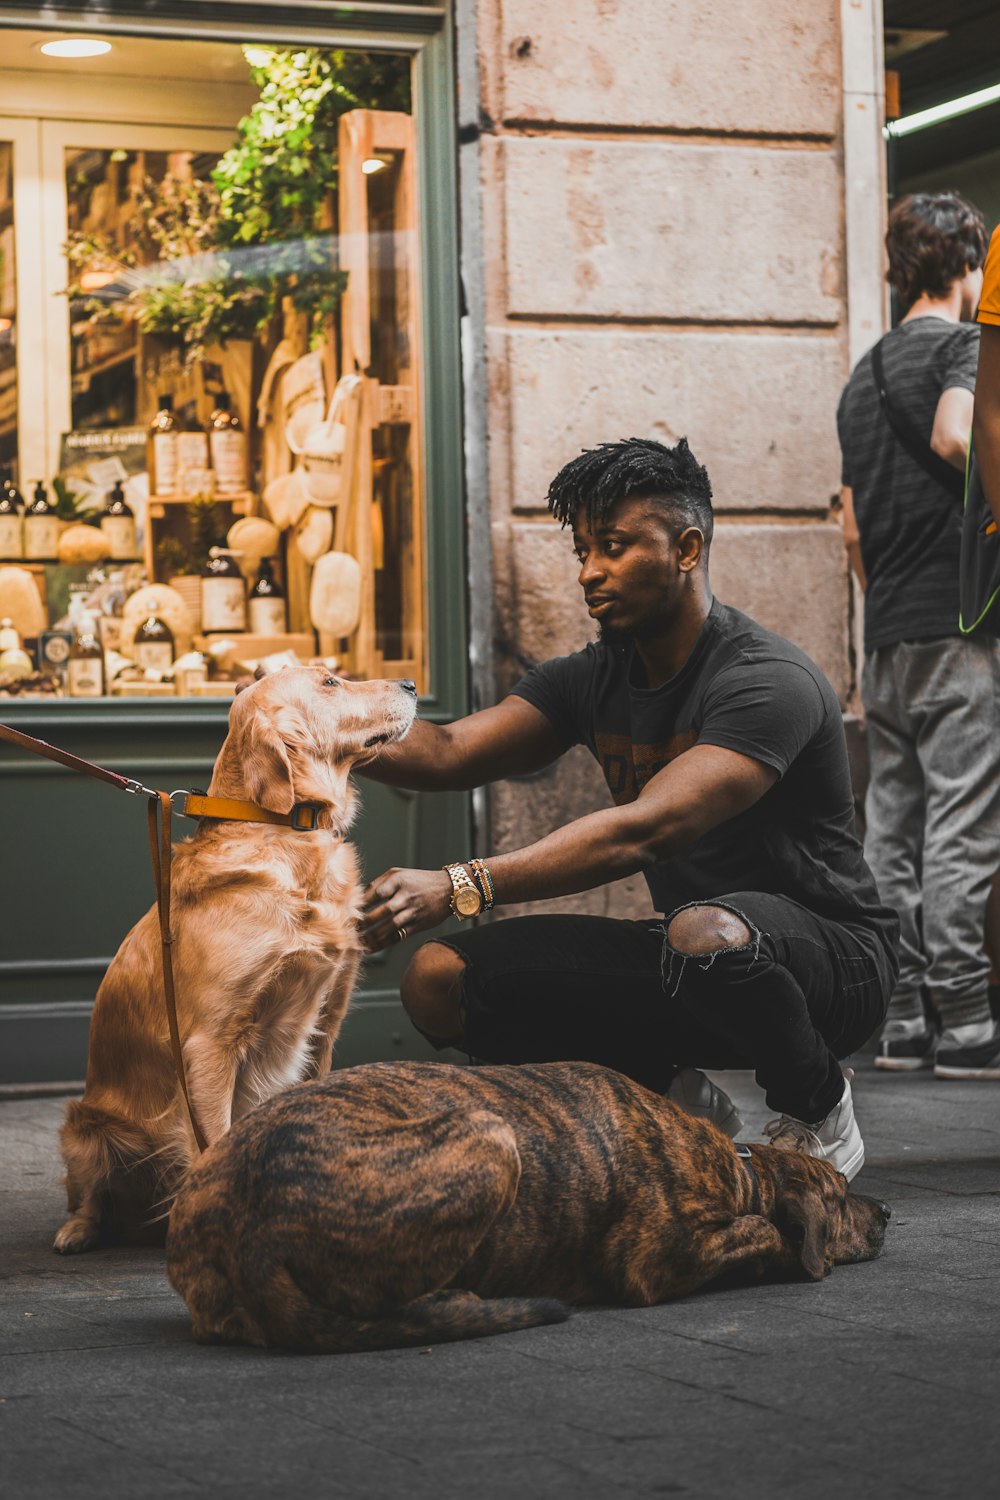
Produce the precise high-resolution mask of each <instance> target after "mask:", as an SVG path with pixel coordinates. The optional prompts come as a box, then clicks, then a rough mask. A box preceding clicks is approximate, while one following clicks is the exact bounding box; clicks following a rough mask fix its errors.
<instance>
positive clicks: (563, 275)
mask: <svg viewBox="0 0 1000 1500" xmlns="http://www.w3.org/2000/svg"><path fill="white" fill-rule="evenodd" d="M488 144H489V146H490V150H491V151H499V152H500V153H502V166H503V182H504V194H505V197H504V223H505V233H506V245H507V257H506V258H507V308H506V311H507V312H508V313H509V314H511V315H513V316H515V317H545V316H547V315H552V316H558V317H566V318H607V319H614V318H635V319H641V320H642V321H644V322H656V321H671V322H673V321H682V322H691V321H698V322H700V321H722V322H726V323H730V322H737V323H739V322H749V323H755V324H757V323H767V322H782V323H789V322H790V323H805V324H810V323H825V324H835V323H837V322H838V321H839V319H840V317H841V314H842V272H843V264H842V263H843V253H842V244H841V240H842V231H841V228H840V225H841V204H840V177H839V172H838V167H837V162H836V158H835V156H834V154H833V152H832V151H827V150H819V149H816V150H800V149H791V148H789V149H772V148H765V147H759V146H744V145H739V146H736V145H698V146H694V145H679V144H677V143H676V142H675V141H672V140H669V139H663V140H658V141H633V140H627V139H626V140H617V141H608V140H601V141H578V140H567V139H562V138H560V139H540V138H527V139H517V138H511V137H506V138H504V139H503V140H502V141H499V142H496V141H494V142H492V143H488ZM486 154H487V155H489V152H487V153H486ZM487 170H488V169H487Z"/></svg>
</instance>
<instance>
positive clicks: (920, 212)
mask: <svg viewBox="0 0 1000 1500" xmlns="http://www.w3.org/2000/svg"><path fill="white" fill-rule="evenodd" d="M885 248H886V249H887V250H888V252H889V270H888V272H887V273H886V280H887V281H888V283H889V285H890V286H892V287H894V288H895V289H896V291H897V292H898V293H899V300H900V302H901V303H902V304H903V307H904V308H907V307H912V305H913V303H914V302H916V300H917V298H918V297H920V296H922V295H923V294H924V293H925V292H926V293H928V294H929V295H930V296H931V297H947V295H948V292H949V291H950V290H951V286H952V283H953V282H955V281H958V280H960V279H961V277H963V276H964V275H965V273H966V272H967V271H975V270H977V269H978V267H979V266H981V265H982V263H983V261H984V260H985V259H986V226H985V225H984V223H983V216H982V214H981V213H980V212H979V209H978V208H976V207H975V206H974V205H973V204H971V203H968V202H967V201H966V200H965V199H964V198H960V197H959V195H958V194H957V193H909V194H907V196H906V197H905V198H900V200H899V202H898V203H896V204H894V206H893V208H892V210H891V212H890V214H889V230H888V233H887V234H886V237H885Z"/></svg>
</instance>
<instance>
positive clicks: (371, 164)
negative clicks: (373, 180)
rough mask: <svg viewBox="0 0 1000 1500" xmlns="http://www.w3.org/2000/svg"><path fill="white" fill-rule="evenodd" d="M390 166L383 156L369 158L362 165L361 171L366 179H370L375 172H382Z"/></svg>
mask: <svg viewBox="0 0 1000 1500" xmlns="http://www.w3.org/2000/svg"><path fill="white" fill-rule="evenodd" d="M388 165H389V163H388V162H387V161H385V160H384V158H383V157H381V156H369V157H368V159H367V160H366V161H363V162H362V163H361V170H362V172H364V174H365V176H366V177H370V176H371V175H372V173H373V172H381V170H382V168H383V167H387V166H388Z"/></svg>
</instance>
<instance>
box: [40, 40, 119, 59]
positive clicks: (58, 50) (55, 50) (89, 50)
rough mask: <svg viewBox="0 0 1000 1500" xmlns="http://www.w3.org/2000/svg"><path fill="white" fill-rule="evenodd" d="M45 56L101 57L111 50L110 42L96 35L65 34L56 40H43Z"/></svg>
mask: <svg viewBox="0 0 1000 1500" xmlns="http://www.w3.org/2000/svg"><path fill="white" fill-rule="evenodd" d="M41 50H42V51H43V52H44V53H45V56H46V57H101V56H103V54H104V53H105V52H110V51H111V43H110V42H105V41H102V40H101V38H100V37H97V36H66V37H60V38H59V40H58V41H57V42H43V43H42V46H41Z"/></svg>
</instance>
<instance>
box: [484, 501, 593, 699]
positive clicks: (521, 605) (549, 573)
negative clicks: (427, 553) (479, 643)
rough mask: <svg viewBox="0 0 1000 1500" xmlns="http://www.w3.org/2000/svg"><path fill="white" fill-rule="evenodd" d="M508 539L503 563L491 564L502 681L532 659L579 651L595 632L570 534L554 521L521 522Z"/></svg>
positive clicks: (527, 664) (544, 659)
mask: <svg viewBox="0 0 1000 1500" xmlns="http://www.w3.org/2000/svg"><path fill="white" fill-rule="evenodd" d="M500 529H501V528H499V527H498V528H497V530H500ZM509 543H510V546H509V550H508V552H507V554H506V555H507V559H508V564H507V567H506V568H504V569H501V568H500V567H497V568H496V569H495V591H496V599H497V608H498V619H499V621H500V641H499V647H500V654H501V657H502V658H503V657H506V658H507V671H506V672H505V671H504V662H503V660H501V661H500V662H498V664H497V665H498V671H499V675H500V677H501V679H504V686H507V685H509V683H510V680H511V671H513V673H514V675H515V677H516V676H519V675H521V673H522V672H524V671H526V670H527V669H528V667H530V666H533V665H534V664H535V663H536V662H540V661H548V659H549V657H551V656H562V655H565V654H567V653H568V652H570V651H579V650H580V649H581V648H582V647H583V646H585V645H586V644H587V642H588V641H592V640H593V639H594V637H595V633H596V630H595V626H594V622H593V621H592V620H591V618H590V616H589V615H588V614H587V610H586V608H585V606H584V603H583V594H582V592H581V590H580V585H579V583H578V582H577V574H578V571H579V568H578V564H577V560H576V557H575V555H574V553H573V543H572V539H571V538H570V535H569V533H568V532H566V531H563V529H562V528H561V527H560V526H559V525H558V523H557V522H555V521H552V520H544V521H538V522H519V523H516V524H515V525H514V526H512V527H511V528H510V532H509Z"/></svg>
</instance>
